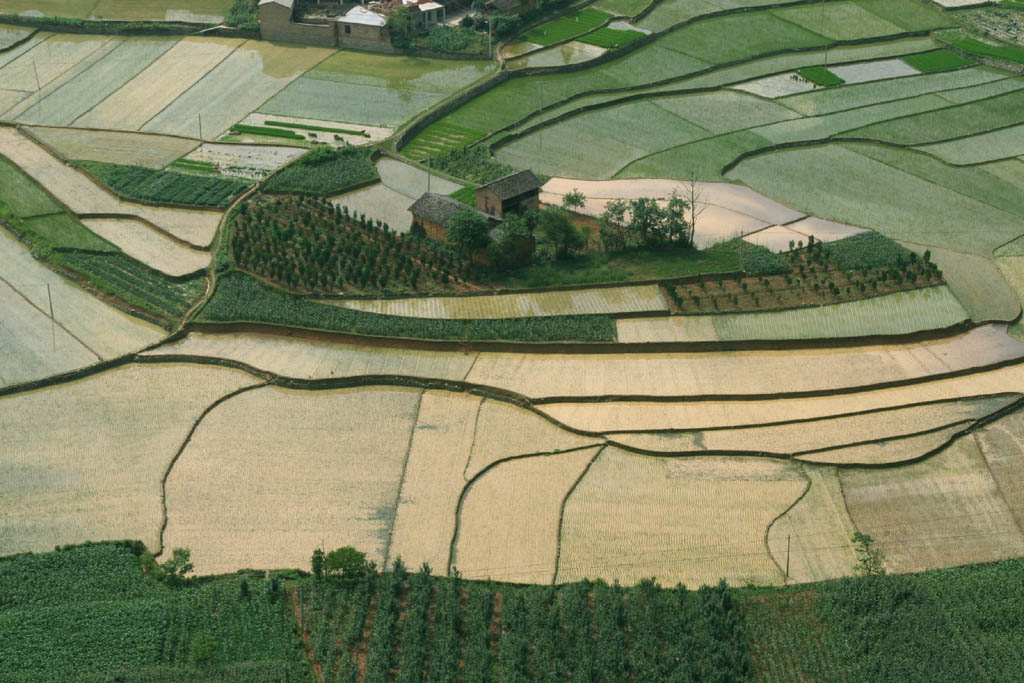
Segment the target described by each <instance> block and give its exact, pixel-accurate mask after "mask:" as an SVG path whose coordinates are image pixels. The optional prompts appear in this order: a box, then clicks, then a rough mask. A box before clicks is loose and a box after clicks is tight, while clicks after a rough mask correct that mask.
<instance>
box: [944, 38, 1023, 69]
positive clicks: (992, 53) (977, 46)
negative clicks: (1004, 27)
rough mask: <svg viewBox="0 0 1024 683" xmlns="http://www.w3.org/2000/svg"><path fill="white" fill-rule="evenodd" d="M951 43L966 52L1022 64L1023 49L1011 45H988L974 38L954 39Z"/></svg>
mask: <svg viewBox="0 0 1024 683" xmlns="http://www.w3.org/2000/svg"><path fill="white" fill-rule="evenodd" d="M953 45H954V47H957V48H960V49H961V50H963V51H964V52H967V53H968V54H972V55H981V56H982V57H995V58H996V59H1001V60H1003V61H1006V62H1014V63H1016V64H1024V49H1021V48H1019V47H1016V46H1013V45H989V44H988V43H983V42H981V41H980V40H976V39H974V38H961V39H960V40H954V41H953Z"/></svg>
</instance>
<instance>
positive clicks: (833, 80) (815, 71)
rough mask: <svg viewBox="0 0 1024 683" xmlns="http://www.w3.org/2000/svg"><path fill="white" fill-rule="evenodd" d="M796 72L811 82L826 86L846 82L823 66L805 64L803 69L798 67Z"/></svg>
mask: <svg viewBox="0 0 1024 683" xmlns="http://www.w3.org/2000/svg"><path fill="white" fill-rule="evenodd" d="M796 72H797V73H798V74H800V76H802V77H803V78H806V79H807V80H809V81H810V82H811V83H814V84H815V85H823V86H825V87H826V88H829V87H832V86H834V85H842V84H843V83H845V82H846V81H844V80H843V79H841V78H840V77H839V76H836V75H835V74H834V73H832V72H831V71H829V70H828V69H826V68H825V67H823V66H805V67H804V68H802V69H797V70H796Z"/></svg>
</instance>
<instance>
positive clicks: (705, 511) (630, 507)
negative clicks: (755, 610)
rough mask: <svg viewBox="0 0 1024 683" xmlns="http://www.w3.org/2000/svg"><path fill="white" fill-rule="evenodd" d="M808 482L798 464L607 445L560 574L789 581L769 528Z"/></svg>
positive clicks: (693, 582) (572, 527)
mask: <svg viewBox="0 0 1024 683" xmlns="http://www.w3.org/2000/svg"><path fill="white" fill-rule="evenodd" d="M806 485H807V481H806V479H805V478H804V477H803V476H802V475H801V473H800V468H799V466H797V465H795V464H793V463H789V462H782V461H775V460H759V459H756V458H729V457H688V458H679V459H669V458H653V457H646V456H637V455H630V454H628V453H625V452H623V451H620V450H617V449H613V448H606V449H605V450H604V451H603V452H602V453H601V455H600V456H599V457H598V459H597V461H596V462H595V463H594V465H593V466H592V467H591V468H590V470H589V471H588V472H587V475H586V476H585V477H584V478H583V480H582V481H581V482H580V484H579V486H577V487H576V489H575V491H573V493H572V495H571V496H570V497H569V500H568V503H567V504H566V507H565V518H564V523H563V527H562V553H561V558H560V561H559V565H558V575H557V577H556V581H558V582H562V581H576V580H579V579H582V578H585V577H587V578H602V579H604V580H606V581H613V580H618V581H620V582H621V583H623V584H632V583H635V582H636V581H639V580H640V579H643V578H649V577H655V578H656V579H658V580H659V581H660V582H661V583H662V585H672V584H674V583H676V582H683V583H684V584H686V585H687V586H691V587H696V586H699V585H701V584H704V583H708V584H714V583H716V582H718V580H719V579H720V578H725V580H726V581H728V582H729V583H731V584H733V585H743V584H746V583H747V582H748V581H752V582H755V583H760V584H777V583H781V582H782V578H783V576H782V572H781V571H780V570H779V568H778V567H777V566H776V565H775V563H774V562H773V561H772V558H771V555H770V554H769V552H768V548H767V547H766V545H765V534H766V533H767V530H768V525H769V524H771V522H772V520H773V519H775V517H777V516H778V515H779V514H781V513H782V512H783V511H784V510H786V508H787V507H789V505H791V504H792V503H793V502H794V501H795V500H796V499H797V497H798V496H799V495H800V493H801V492H802V491H803V490H804V488H805V487H806Z"/></svg>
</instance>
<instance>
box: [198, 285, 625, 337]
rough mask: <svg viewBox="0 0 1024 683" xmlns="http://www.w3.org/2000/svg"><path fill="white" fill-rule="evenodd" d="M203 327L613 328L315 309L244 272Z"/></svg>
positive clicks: (563, 319) (408, 333)
mask: <svg viewBox="0 0 1024 683" xmlns="http://www.w3.org/2000/svg"><path fill="white" fill-rule="evenodd" d="M197 319H198V320H199V321H201V322H236V321H237V322H257V323H269V324H275V325H288V326H295V327H304V328H311V329H321V330H330V331H335V332H345V333H352V334H363V335H372V336H379V337H402V338H412V339H451V340H466V341H481V340H493V341H522V342H556V341H595V342H596V341H612V340H614V339H615V322H614V320H612V319H611V318H610V317H608V316H603V315H577V316H550V317H536V318H506V319H499V320H439V319H429V318H403V317H399V316H393V315H378V314H374V313H364V312H363V311H356V310H352V309H347V308H341V307H338V306H331V305H328V304H317V303H313V302H311V301H307V300H305V299H303V298H301V297H298V296H295V295H293V294H289V293H288V292H285V291H283V290H280V289H277V288H275V287H271V286H269V285H266V284H264V283H262V282H260V281H259V280H256V279H255V278H252V277H250V276H248V275H246V274H245V273H242V272H238V271H235V272H230V273H227V274H226V275H223V276H221V277H220V278H218V280H217V289H216V290H215V291H214V294H213V297H212V298H211V299H210V300H209V301H208V302H207V303H206V305H205V306H204V307H203V308H202V310H201V311H200V312H199V316H198V318H197Z"/></svg>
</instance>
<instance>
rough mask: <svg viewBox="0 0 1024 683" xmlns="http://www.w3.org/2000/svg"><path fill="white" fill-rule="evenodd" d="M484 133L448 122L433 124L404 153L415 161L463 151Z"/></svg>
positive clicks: (403, 149) (405, 148) (403, 150)
mask: <svg viewBox="0 0 1024 683" xmlns="http://www.w3.org/2000/svg"><path fill="white" fill-rule="evenodd" d="M483 136H484V133H482V132H481V131H478V130H474V129H472V128H463V127H462V126H457V125H455V124H453V123H448V122H446V121H438V122H436V123H432V124H430V125H429V126H427V127H426V128H424V129H423V131H422V132H421V133H420V134H419V135H417V136H416V137H415V138H414V139H413V140H412V141H411V142H410V143H409V144H408V145H406V146H405V147H403V148H402V153H403V154H405V155H406V156H408V157H410V158H413V159H425V158H426V157H429V156H434V155H436V154H442V153H444V152H451V151H454V150H458V149H462V148H464V147H466V146H467V145H470V144H472V143H473V142H476V141H477V140H479V139H480V138H482V137H483Z"/></svg>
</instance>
